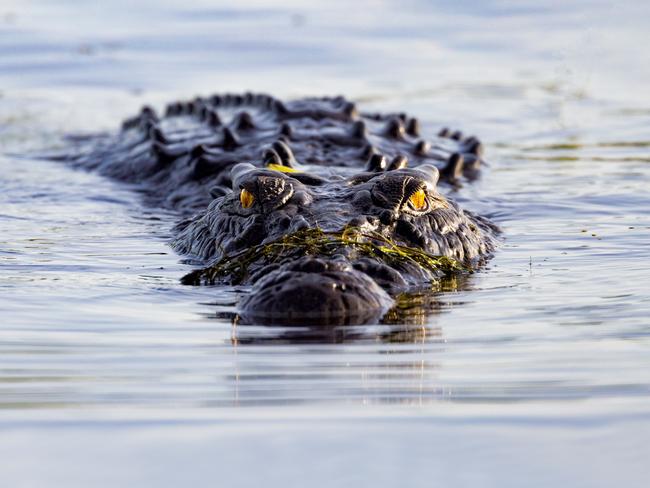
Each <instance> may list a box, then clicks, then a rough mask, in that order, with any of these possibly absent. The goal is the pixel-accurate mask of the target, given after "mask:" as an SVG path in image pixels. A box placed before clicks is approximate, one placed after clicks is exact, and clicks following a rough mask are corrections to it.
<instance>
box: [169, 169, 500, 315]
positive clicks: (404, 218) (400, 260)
mask: <svg viewBox="0 0 650 488" xmlns="http://www.w3.org/2000/svg"><path fill="white" fill-rule="evenodd" d="M285 170H286V171H285ZM289 171H290V170H289V169H287V168H278V167H275V169H268V168H259V167H255V166H253V165H252V164H247V163H244V164H238V165H236V166H235V167H234V168H233V169H232V172H231V179H232V190H231V191H229V192H227V193H226V194H225V195H223V196H220V197H219V198H216V199H215V200H214V201H213V202H212V203H211V204H210V205H209V206H208V208H207V209H206V210H205V211H203V212H201V213H200V214H198V215H197V216H195V217H193V218H191V219H189V220H187V221H185V222H184V223H182V224H181V225H180V228H179V234H178V237H177V238H176V239H175V241H174V242H173V247H174V248H175V249H176V250H177V251H179V252H181V253H184V254H189V255H191V256H193V257H195V258H198V259H200V260H202V261H204V262H207V263H208V267H206V268H205V269H202V270H199V271H197V272H194V273H192V274H190V275H188V277H187V278H186V282H208V283H214V282H221V283H224V282H225V283H232V284H235V283H238V284H247V285H252V289H251V292H250V293H249V294H248V295H247V296H246V297H245V298H244V299H243V300H242V302H241V303H240V309H239V311H240V314H241V315H242V316H243V317H244V318H245V319H246V320H249V321H256V322H265V323H268V322H274V321H277V322H282V323H291V322H297V323H304V322H309V323H315V322H318V323H329V324H331V323H336V324H345V323H364V322H368V321H374V320H377V319H378V318H380V317H381V316H382V315H383V313H385V312H386V311H387V310H388V309H389V308H390V307H391V306H392V304H393V298H392V297H393V296H395V295H396V294H398V293H400V292H403V291H406V290H408V289H409V288H412V287H414V286H421V285H422V283H426V282H431V281H433V280H437V279H439V278H440V277H441V276H443V275H444V274H445V273H446V272H449V271H450V270H452V269H456V270H457V269H458V267H461V266H462V264H463V263H464V264H467V263H470V262H472V261H473V260H475V259H477V258H478V257H480V256H482V255H484V254H486V253H489V252H490V251H491V250H492V249H493V238H492V231H493V228H492V227H491V226H490V224H489V223H487V221H485V220H484V219H482V218H480V217H475V216H473V215H471V214H469V213H468V212H464V211H462V210H461V209H460V208H459V207H458V206H457V205H456V204H455V203H454V202H453V201H451V200H448V199H446V198H445V197H443V196H442V195H441V194H440V193H439V192H438V190H437V188H436V185H437V182H438V177H439V175H438V170H437V169H436V167H435V166H433V165H421V166H419V167H416V168H413V169H407V168H397V169H390V170H387V171H385V170H383V169H377V170H376V171H366V172H362V173H358V174H353V175H350V176H348V177H343V176H336V177H331V178H329V179H325V178H320V177H314V176H311V175H309V174H307V173H300V172H293V171H291V172H289Z"/></svg>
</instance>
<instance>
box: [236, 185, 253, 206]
mask: <svg viewBox="0 0 650 488" xmlns="http://www.w3.org/2000/svg"><path fill="white" fill-rule="evenodd" d="M239 201H240V202H241V206H242V207H244V208H251V207H252V206H253V202H254V201H255V197H254V196H253V194H252V193H251V192H249V191H248V190H246V189H245V188H242V190H241V192H240V193H239Z"/></svg>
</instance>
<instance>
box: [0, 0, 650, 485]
mask: <svg viewBox="0 0 650 488" xmlns="http://www.w3.org/2000/svg"><path fill="white" fill-rule="evenodd" d="M58 3H59V4H56V2H51V3H50V2H46V1H30V2H14V1H13V0H9V1H5V2H3V3H2V5H0V147H1V149H2V150H1V151H0V153H2V154H3V155H0V174H2V176H1V177H0V278H1V279H0V306H1V307H2V319H1V323H2V326H1V327H0V408H1V410H0V431H1V433H0V459H2V462H1V463H0V481H2V485H3V486H4V485H7V486H14V485H18V486H108V485H111V486H115V485H119V484H122V485H131V486H143V485H147V486H149V485H151V486H154V485H155V486H178V485H188V486H189V485H192V486H202V485H208V484H209V485H214V484H215V483H216V484H225V485H226V486H252V485H255V486H257V485H258V484H259V483H260V482H261V480H262V481H264V483H265V484H266V485H270V486H275V485H280V484H281V483H282V484H283V485H287V484H288V485H290V486H298V485H300V486H305V485H306V486H325V485H328V486H329V485H332V484H334V485H341V486H353V485H355V486H396V485H398V486H431V484H432V483H433V484H436V483H439V484H440V485H441V486H619V485H620V486H623V485H627V486H644V485H645V483H646V481H647V479H648V476H650V472H648V467H647V462H646V460H647V458H648V456H649V455H650V448H649V447H648V445H649V441H650V349H649V346H650V321H649V320H650V319H649V317H650V287H649V284H650V193H648V188H649V187H650V134H649V133H648V127H650V91H648V89H647V86H646V83H647V79H648V78H649V77H650V56H649V54H648V53H647V52H646V51H645V48H644V46H645V43H646V42H647V35H648V34H647V32H648V28H649V27H650V25H649V24H650V20H649V19H650V15H649V14H650V8H649V7H648V6H647V5H645V4H643V3H642V2H633V1H629V2H622V3H620V2H619V3H617V4H610V3H606V2H597V1H595V2H581V1H574V2H571V5H569V6H567V5H564V4H561V3H559V2H546V3H542V4H540V3H539V2H517V3H508V2H497V1H490V2H469V3H467V4H465V5H462V6H458V5H456V3H455V2H444V1H442V2H435V3H428V2H419V1H412V2H402V3H401V4H400V5H399V6H397V5H394V6H393V5H388V4H383V3H382V2H361V3H359V2H357V3H356V4H355V5H354V6H350V5H346V4H343V3H341V4H336V3H330V2H327V3H325V2H323V3H311V4H310V5H309V6H305V5H303V4H302V3H301V2H296V3H293V2H289V1H287V2H284V3H283V5H282V6H279V7H278V6H276V7H270V6H267V5H265V4H262V3H260V4H257V3H255V2H246V3H245V4H244V3H242V4H237V6H232V5H222V6H220V7H214V6H213V5H210V3H209V2H199V3H196V2H194V3H193V4H192V5H191V6H190V5H185V4H184V3H183V2H177V1H172V2H162V3H160V2H155V3H154V2H141V3H139V4H138V5H137V6H134V5H132V4H131V3H132V2H121V1H120V2H110V5H101V6H100V4H89V3H85V2H75V1H71V0H69V1H66V2H63V5H61V4H60V3H61V2H58ZM244 90H256V91H260V90H261V91H268V92H271V93H274V94H275V95H277V96H280V97H293V96H300V95H305V94H338V93H344V94H346V95H347V96H348V97H350V98H353V99H355V100H357V101H358V103H359V104H360V105H361V106H362V107H363V108H366V109H368V110H380V111H392V110H399V111H408V112H409V113H411V114H413V115H417V116H418V117H419V118H420V119H421V120H422V122H423V123H424V129H425V130H428V131H429V132H430V133H434V132H435V131H437V129H438V128H439V127H441V126H443V125H444V126H452V127H455V128H460V129H462V130H465V131H468V132H471V133H476V134H478V135H479V136H481V138H482V139H483V140H484V141H485V142H486V144H487V149H488V156H489V161H490V166H489V168H487V169H486V170H485V172H484V174H483V176H482V178H481V179H480V180H479V181H477V182H476V183H474V184H472V185H466V186H465V187H463V188H462V189H460V190H459V191H458V192H457V193H456V194H455V195H454V197H455V198H457V199H458V200H460V201H462V204H463V206H465V207H467V208H470V209H472V210H475V211H478V212H480V213H483V214H486V215H489V216H491V217H492V218H493V219H494V220H496V221H497V222H498V223H499V224H500V225H501V226H502V227H503V229H504V236H505V239H504V243H503V246H502V247H501V249H500V250H499V251H498V252H497V254H496V256H495V258H494V259H493V260H492V261H490V263H489V265H488V266H487V268H486V269H484V270H482V271H481V272H479V273H477V274H475V275H473V276H471V277H470V278H469V281H468V283H467V285H466V286H464V287H463V291H457V292H443V293H440V294H439V296H437V297H436V302H435V303H433V304H432V305H431V310H432V312H431V314H430V315H428V316H426V317H424V316H420V317H413V320H411V321H410V322H411V323H410V324H408V325H401V326H400V325H395V326H387V325H376V326H372V327H354V328H347V329H339V330H335V331H332V332H331V333H328V334H325V335H323V334H321V335H320V336H319V337H318V338H317V339H315V338H314V336H313V335H312V334H308V333H304V334H302V335H300V334H298V335H296V333H295V331H294V332H293V333H292V331H291V330H289V329H281V328H269V327H233V326H232V324H231V321H230V319H229V317H230V314H231V312H232V310H233V307H232V305H233V304H234V303H235V302H236V300H237V290H223V289H214V288H207V287H198V288H197V287H185V286H181V285H180V284H179V278H180V277H181V276H182V275H183V273H184V272H186V270H187V267H186V266H185V265H183V264H181V263H180V258H179V257H178V256H176V255H174V254H173V253H172V252H171V250H170V249H169V248H168V247H167V246H166V239H167V237H168V233H169V229H170V228H171V226H172V225H173V223H174V222H175V219H176V217H175V216H174V215H173V214H171V213H167V212H164V211H161V210H160V209H156V208H148V207H146V206H145V205H144V204H143V203H142V201H141V200H140V197H139V195H138V193H137V192H136V191H135V189H132V188H129V187H128V186H126V185H122V184H117V183H114V182H111V181H107V180H105V179H103V178H101V177H99V176H97V175H93V174H87V173H81V172H75V171H72V170H70V169H69V168H66V167H65V166H63V165H61V164H58V163H53V162H47V161H39V160H34V159H24V158H21V157H17V156H15V155H16V154H20V153H25V152H26V151H29V150H33V149H34V148H39V147H44V146H47V147H58V146H60V144H61V143H62V142H61V136H62V135H63V134H65V133H69V132H79V131H88V132H96V131H102V130H110V129H114V128H116V127H117V126H118V124H119V121H120V120H121V119H122V118H123V117H124V116H126V115H129V114H131V113H132V112H133V111H134V110H136V109H137V108H138V107H139V106H140V105H142V104H144V103H150V104H153V105H156V104H158V105H161V104H162V103H163V102H165V101H168V100H170V99H172V98H174V97H178V96H181V97H184V98H187V97H192V96H194V95H195V94H209V93H213V92H215V91H244ZM115 466H119V467H120V469H119V470H117V469H114V467H115Z"/></svg>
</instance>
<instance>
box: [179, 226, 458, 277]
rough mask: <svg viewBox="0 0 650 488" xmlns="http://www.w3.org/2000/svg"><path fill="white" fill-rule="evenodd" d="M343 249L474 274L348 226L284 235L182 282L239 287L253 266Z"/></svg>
mask: <svg viewBox="0 0 650 488" xmlns="http://www.w3.org/2000/svg"><path fill="white" fill-rule="evenodd" d="M342 248H348V249H351V250H354V251H355V252H356V256H357V257H358V258H361V257H371V258H375V259H378V260H381V261H382V262H384V263H386V264H389V265H391V266H393V267H399V266H400V265H404V264H411V265H413V264H414V265H417V266H419V267H420V268H423V269H425V270H427V271H430V272H431V273H432V274H434V275H435V274H439V273H443V274H445V275H450V274H452V273H458V272H460V271H470V270H469V269H468V268H467V267H465V266H464V265H463V264H461V263H460V262H459V261H456V260H455V259H452V258H449V257H446V256H433V255H431V254H428V253H426V252H425V251H423V250H421V249H417V248H412V247H407V246H402V245H400V244H397V243H395V242H393V241H391V240H390V239H388V238H387V237H385V236H382V235H381V234H377V233H375V232H368V231H364V230H362V229H359V228H356V227H348V228H346V229H345V230H343V231H341V232H326V231H323V230H322V229H319V228H311V229H304V230H301V231H298V232H295V233H294V234H291V235H288V236H284V237H282V238H281V239H278V240H277V241H274V242H269V243H266V244H258V245H257V246H253V247H251V248H249V249H246V250H245V251H242V252H240V253H237V254H234V255H232V256H225V257H223V258H221V259H220V260H219V261H218V262H216V263H215V264H213V265H211V266H209V267H207V268H203V269H199V270H196V271H193V272H192V273H189V274H187V275H186V276H185V277H183V280H182V281H183V283H184V284H186V285H199V284H214V283H218V282H220V281H223V280H224V279H228V281H230V282H232V283H233V284H238V283H241V282H242V281H243V280H244V279H245V278H246V277H247V276H248V275H249V271H250V267H251V265H253V264H254V263H257V262H262V263H264V264H265V265H268V264H271V263H280V262H283V261H285V260H287V259H289V258H291V259H295V258H297V257H300V256H315V257H332V256H334V255H335V254H337V253H338V252H340V251H341V249H342Z"/></svg>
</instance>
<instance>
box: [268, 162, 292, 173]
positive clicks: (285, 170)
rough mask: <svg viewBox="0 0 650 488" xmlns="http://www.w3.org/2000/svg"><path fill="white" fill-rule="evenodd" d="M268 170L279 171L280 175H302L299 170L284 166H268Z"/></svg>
mask: <svg viewBox="0 0 650 488" xmlns="http://www.w3.org/2000/svg"><path fill="white" fill-rule="evenodd" d="M266 167H267V168H269V169H272V170H275V171H279V172H280V173H300V171H298V170H297V169H294V168H290V167H289V166H284V165H283V164H273V163H271V164H267V165H266Z"/></svg>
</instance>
